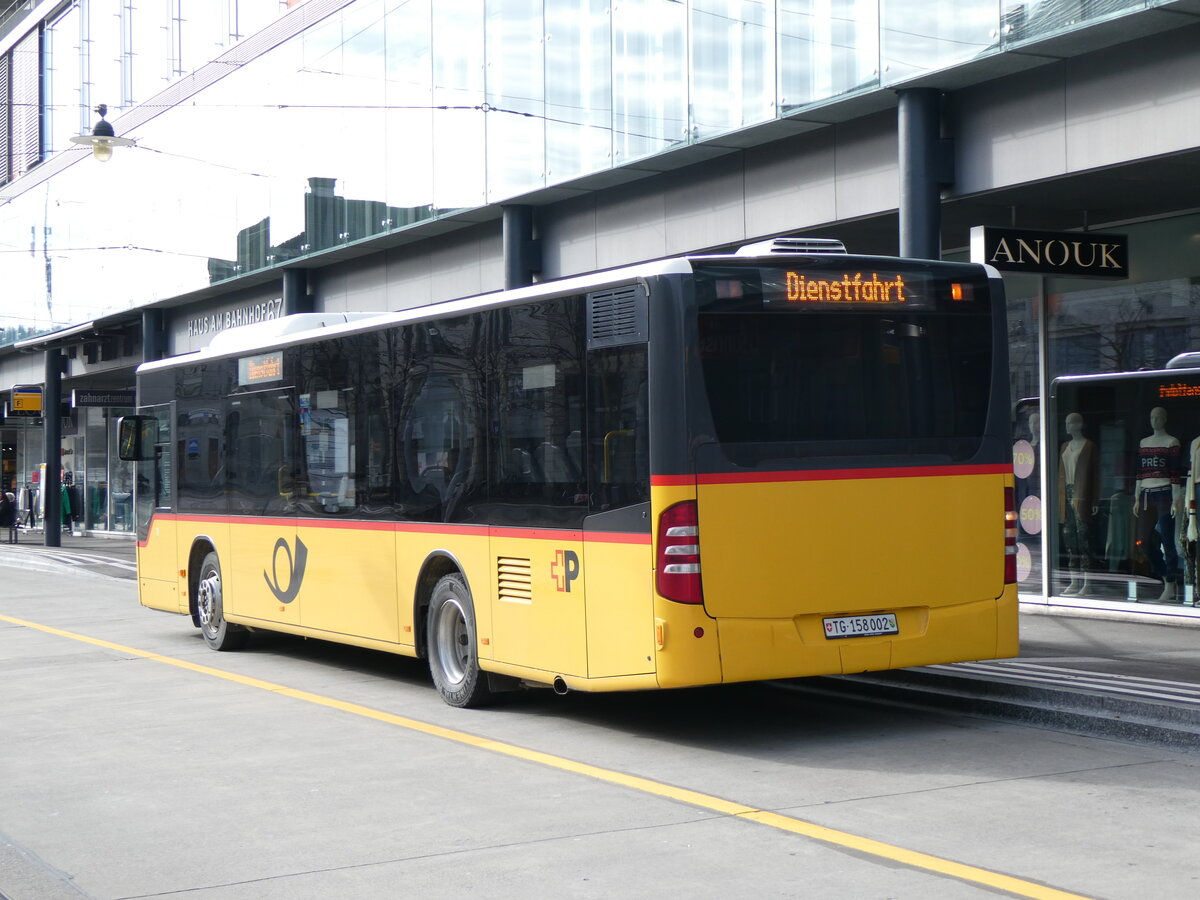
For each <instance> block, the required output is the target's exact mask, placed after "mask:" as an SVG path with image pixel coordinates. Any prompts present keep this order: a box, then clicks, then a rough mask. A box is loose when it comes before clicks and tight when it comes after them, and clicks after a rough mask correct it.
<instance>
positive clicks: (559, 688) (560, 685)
mask: <svg viewBox="0 0 1200 900" xmlns="http://www.w3.org/2000/svg"><path fill="white" fill-rule="evenodd" d="M553 687H554V693H556V694H558V696H560V697H565V696H566V695H567V694H569V693H570V692H571V689H570V688H569V687H567V683H566V682H565V681H563V677H562V676H561V675H555V676H554V685H553Z"/></svg>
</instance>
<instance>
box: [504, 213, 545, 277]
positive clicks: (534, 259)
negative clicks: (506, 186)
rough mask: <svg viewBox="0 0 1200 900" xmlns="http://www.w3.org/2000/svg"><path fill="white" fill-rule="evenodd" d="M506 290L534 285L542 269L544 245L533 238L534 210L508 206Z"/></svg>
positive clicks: (505, 258)
mask: <svg viewBox="0 0 1200 900" xmlns="http://www.w3.org/2000/svg"><path fill="white" fill-rule="evenodd" d="M503 243H504V287H505V289H506V290H507V289H511V288H518V287H524V286H525V285H527V284H533V276H534V274H535V273H537V272H540V271H541V270H542V246H541V243H540V242H539V241H538V240H537V239H536V238H534V236H533V207H532V206H524V205H519V204H517V205H513V206H506V207H504V238H503Z"/></svg>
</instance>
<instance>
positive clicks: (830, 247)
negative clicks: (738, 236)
mask: <svg viewBox="0 0 1200 900" xmlns="http://www.w3.org/2000/svg"><path fill="white" fill-rule="evenodd" d="M845 252H846V245H845V244H843V243H842V242H841V241H838V240H834V239H833V238H804V237H795V238H790V237H781V238H773V239H772V240H769V241H759V242H758V243H757V244H747V245H746V246H744V247H739V248H738V251H737V254H736V255H737V256H769V255H770V254H772V253H845Z"/></svg>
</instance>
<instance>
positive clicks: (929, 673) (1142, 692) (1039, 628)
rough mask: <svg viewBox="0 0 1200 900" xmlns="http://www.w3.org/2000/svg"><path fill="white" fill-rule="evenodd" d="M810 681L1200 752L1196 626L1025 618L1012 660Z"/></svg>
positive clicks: (1083, 617) (1044, 614)
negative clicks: (1018, 651)
mask: <svg viewBox="0 0 1200 900" xmlns="http://www.w3.org/2000/svg"><path fill="white" fill-rule="evenodd" d="M812 681H814V682H816V684H815V685H814V688H815V689H816V690H818V691H828V692H832V693H838V694H850V695H852V696H857V697H861V698H866V699H874V700H880V699H883V700H887V701H889V702H899V703H907V704H910V705H914V706H920V707H923V708H933V709H940V710H951V711H954V712H959V713H965V714H968V715H981V716H986V717H989V718H999V719H1004V720H1007V721H1013V722H1020V723H1022V724H1027V725H1035V726H1038V727H1043V728H1053V729H1058V730H1062V731H1069V732H1074V733H1079V734H1088V735H1093V736H1102V737H1110V738H1116V739H1119V740H1128V741H1137V742H1146V743H1153V744H1157V745H1163V746H1168V747H1171V748H1174V749H1181V750H1189V751H1194V750H1200V626H1196V625H1192V624H1186V625H1185V624H1152V623H1148V622H1144V621H1138V620H1135V619H1129V620H1126V619H1117V618H1111V617H1105V616H1104V614H1103V613H1096V612H1092V611H1082V610H1070V611H1067V610H1054V611H1050V610H1045V609H1043V608H1036V609H1023V610H1022V613H1021V651H1020V655H1019V656H1018V657H1016V658H1015V659H1001V660H987V661H984V662H977V663H952V664H949V665H940V666H925V667H921V668H914V669H898V670H892V671H885V672H868V673H864V674H861V675H849V676H837V677H832V678H818V679H813V680H812ZM789 685H791V686H793V687H797V688H798V689H801V690H803V689H804V688H803V687H802V686H800V685H799V683H798V682H790V683H789Z"/></svg>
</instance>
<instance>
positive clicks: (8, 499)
mask: <svg viewBox="0 0 1200 900" xmlns="http://www.w3.org/2000/svg"><path fill="white" fill-rule="evenodd" d="M4 528H7V529H8V542H9V543H10V544H15V543H16V542H17V498H16V497H15V496H14V495H13V492H12V491H5V492H4V496H3V497H0V529H4Z"/></svg>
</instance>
